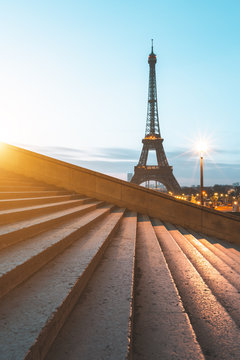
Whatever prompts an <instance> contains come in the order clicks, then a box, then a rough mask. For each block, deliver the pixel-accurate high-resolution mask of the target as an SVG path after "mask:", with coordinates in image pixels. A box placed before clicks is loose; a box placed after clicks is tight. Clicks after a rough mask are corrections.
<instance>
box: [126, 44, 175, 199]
mask: <svg viewBox="0 0 240 360" xmlns="http://www.w3.org/2000/svg"><path fill="white" fill-rule="evenodd" d="M151 41H152V49H151V50H152V52H151V54H149V56H148V64H149V86H148V108H147V121H146V130H145V137H144V139H143V140H142V143H143V148H142V152H141V155H140V159H139V162H138V164H137V166H135V167H134V175H133V177H132V180H131V182H133V183H135V184H141V183H143V182H146V181H147V182H149V181H150V180H154V181H156V182H157V181H158V182H160V183H162V184H163V185H164V186H165V187H166V188H167V190H168V191H172V192H174V193H179V192H180V191H181V188H180V186H179V184H178V182H177V180H176V179H175V177H174V175H173V168H172V166H169V165H168V161H167V157H166V154H165V151H164V148H163V138H162V137H161V134H160V128H159V118H158V104H157V84H156V72H155V65H156V62H157V57H156V55H155V54H154V52H153V39H151ZM152 150H155V152H156V157H157V165H156V166H154V165H149V166H148V165H147V159H148V152H149V151H152Z"/></svg>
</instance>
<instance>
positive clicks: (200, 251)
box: [167, 224, 240, 326]
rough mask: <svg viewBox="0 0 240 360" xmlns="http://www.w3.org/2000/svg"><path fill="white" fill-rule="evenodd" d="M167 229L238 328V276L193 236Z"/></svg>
mask: <svg viewBox="0 0 240 360" xmlns="http://www.w3.org/2000/svg"><path fill="white" fill-rule="evenodd" d="M167 228H168V230H169V233H170V234H171V235H172V237H173V238H174V240H175V241H176V242H177V244H178V245H179V247H180V248H181V249H182V251H183V252H184V254H185V255H186V256H187V258H188V259H189V260H190V261H191V263H192V264H193V266H194V267H195V268H196V270H197V271H198V273H199V274H200V275H201V277H202V279H203V280H204V282H205V283H206V284H207V285H208V287H209V289H211V291H212V293H213V294H214V295H215V296H216V298H217V299H218V301H219V302H220V303H221V304H222V306H223V307H224V308H225V309H226V310H227V311H228V313H229V314H230V315H231V317H232V319H234V321H235V322H236V324H237V325H238V326H240V277H239V274H238V273H236V272H235V271H233V270H232V269H231V268H230V267H229V266H228V265H227V264H225V263H224V262H223V261H222V260H221V259H219V258H217V257H216V255H214V254H213V253H211V251H210V250H209V249H207V248H206V247H205V246H204V245H203V244H201V243H200V242H199V241H198V240H197V239H195V238H194V236H192V235H186V236H183V235H182V234H181V233H180V232H179V230H177V229H176V227H175V226H173V225H169V224H167ZM186 240H187V241H186ZM230 280H231V282H230ZM232 284H233V285H232Z"/></svg>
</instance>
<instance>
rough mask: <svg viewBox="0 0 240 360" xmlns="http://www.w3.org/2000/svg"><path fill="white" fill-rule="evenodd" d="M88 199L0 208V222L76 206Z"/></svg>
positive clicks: (9, 221)
mask: <svg viewBox="0 0 240 360" xmlns="http://www.w3.org/2000/svg"><path fill="white" fill-rule="evenodd" d="M88 201H89V199H77V200H67V201H61V202H57V203H53V204H42V205H33V206H26V207H22V208H16V209H10V210H1V211H0V224H9V223H11V222H15V221H21V220H24V219H30V218H32V217H36V216H39V215H42V214H49V213H51V212H54V211H58V210H64V209H68V208H71V207H76V206H78V205H81V204H84V203H86V202H88Z"/></svg>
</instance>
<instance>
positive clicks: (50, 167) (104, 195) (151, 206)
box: [0, 144, 240, 244]
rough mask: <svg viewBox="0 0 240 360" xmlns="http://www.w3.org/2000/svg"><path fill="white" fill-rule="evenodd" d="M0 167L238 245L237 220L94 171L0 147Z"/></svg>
mask: <svg viewBox="0 0 240 360" xmlns="http://www.w3.org/2000/svg"><path fill="white" fill-rule="evenodd" d="M0 167H2V168H5V169H7V170H10V171H14V172H15V173H19V174H22V175H25V176H28V177H32V178H34V179H38V180H40V181H44V182H46V183H48V184H54V185H56V186H59V187H63V188H66V189H69V190H73V191H75V192H79V193H82V194H85V195H87V196H91V197H95V198H96V199H100V200H105V201H108V202H111V203H114V204H116V205H118V206H120V207H126V208H128V209H130V210H134V211H137V212H140V213H144V214H147V215H149V216H151V217H157V218H160V219H162V220H163V221H169V222H172V223H174V224H178V225H181V226H183V227H189V228H191V229H193V230H195V231H197V232H202V233H204V234H206V235H211V236H215V237H218V238H220V239H223V240H227V241H229V242H234V243H238V244H240V219H238V218H237V217H235V216H233V215H230V214H224V213H220V212H218V211H215V210H212V209H208V208H204V207H201V206H198V205H195V204H192V203H189V202H186V201H183V200H177V199H175V198H173V197H171V196H168V195H166V194H161V193H158V192H156V191H154V190H150V189H145V188H143V187H141V186H138V185H135V184H131V183H129V182H126V181H123V180H119V179H116V178H113V177H111V176H107V175H104V174H101V173H98V172H95V171H91V170H88V169H85V168H81V167H78V166H75V165H71V164H69V163H66V162H63V161H60V160H56V159H53V158H50V157H47V156H44V155H40V154H37V153H34V152H31V151H28V150H24V149H21V148H19V147H16V146H12V145H8V144H1V146H0Z"/></svg>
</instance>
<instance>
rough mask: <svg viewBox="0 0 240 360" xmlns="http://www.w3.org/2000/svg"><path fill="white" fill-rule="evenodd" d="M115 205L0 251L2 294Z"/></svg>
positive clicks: (0, 285)
mask: <svg viewBox="0 0 240 360" xmlns="http://www.w3.org/2000/svg"><path fill="white" fill-rule="evenodd" d="M112 208H113V205H108V206H106V207H104V208H99V209H96V210H93V211H91V212H90V213H87V214H85V215H83V216H80V217H77V218H74V219H71V220H70V221H68V222H66V223H65V224H64V225H59V226H57V227H55V228H53V229H50V230H48V231H46V232H44V233H42V234H40V235H37V236H35V237H32V238H31V239H28V240H25V241H22V242H21V243H18V244H16V245H14V246H11V247H10V248H6V249H4V250H2V251H1V252H0V297H2V296H3V295H5V294H6V293H7V292H9V291H10V290H12V289H13V288H14V287H16V286H17V285H18V284H20V283H21V282H23V281H24V280H26V279H27V278H28V277H29V276H31V275H32V274H33V273H34V272H36V271H37V270H39V269H40V268H41V267H42V266H43V265H45V264H46V263H47V262H49V261H50V260H51V259H53V258H54V257H55V256H57V255H58V254H59V253H60V252H62V251H64V250H65V248H67V247H68V246H69V245H71V244H72V242H73V241H74V240H76V239H77V237H79V236H80V235H82V234H83V233H84V232H86V231H87V230H88V229H89V228H90V227H92V226H94V225H95V224H96V223H97V221H100V220H101V219H102V218H103V217H104V216H107V214H109V212H110V210H111V209H112Z"/></svg>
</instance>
